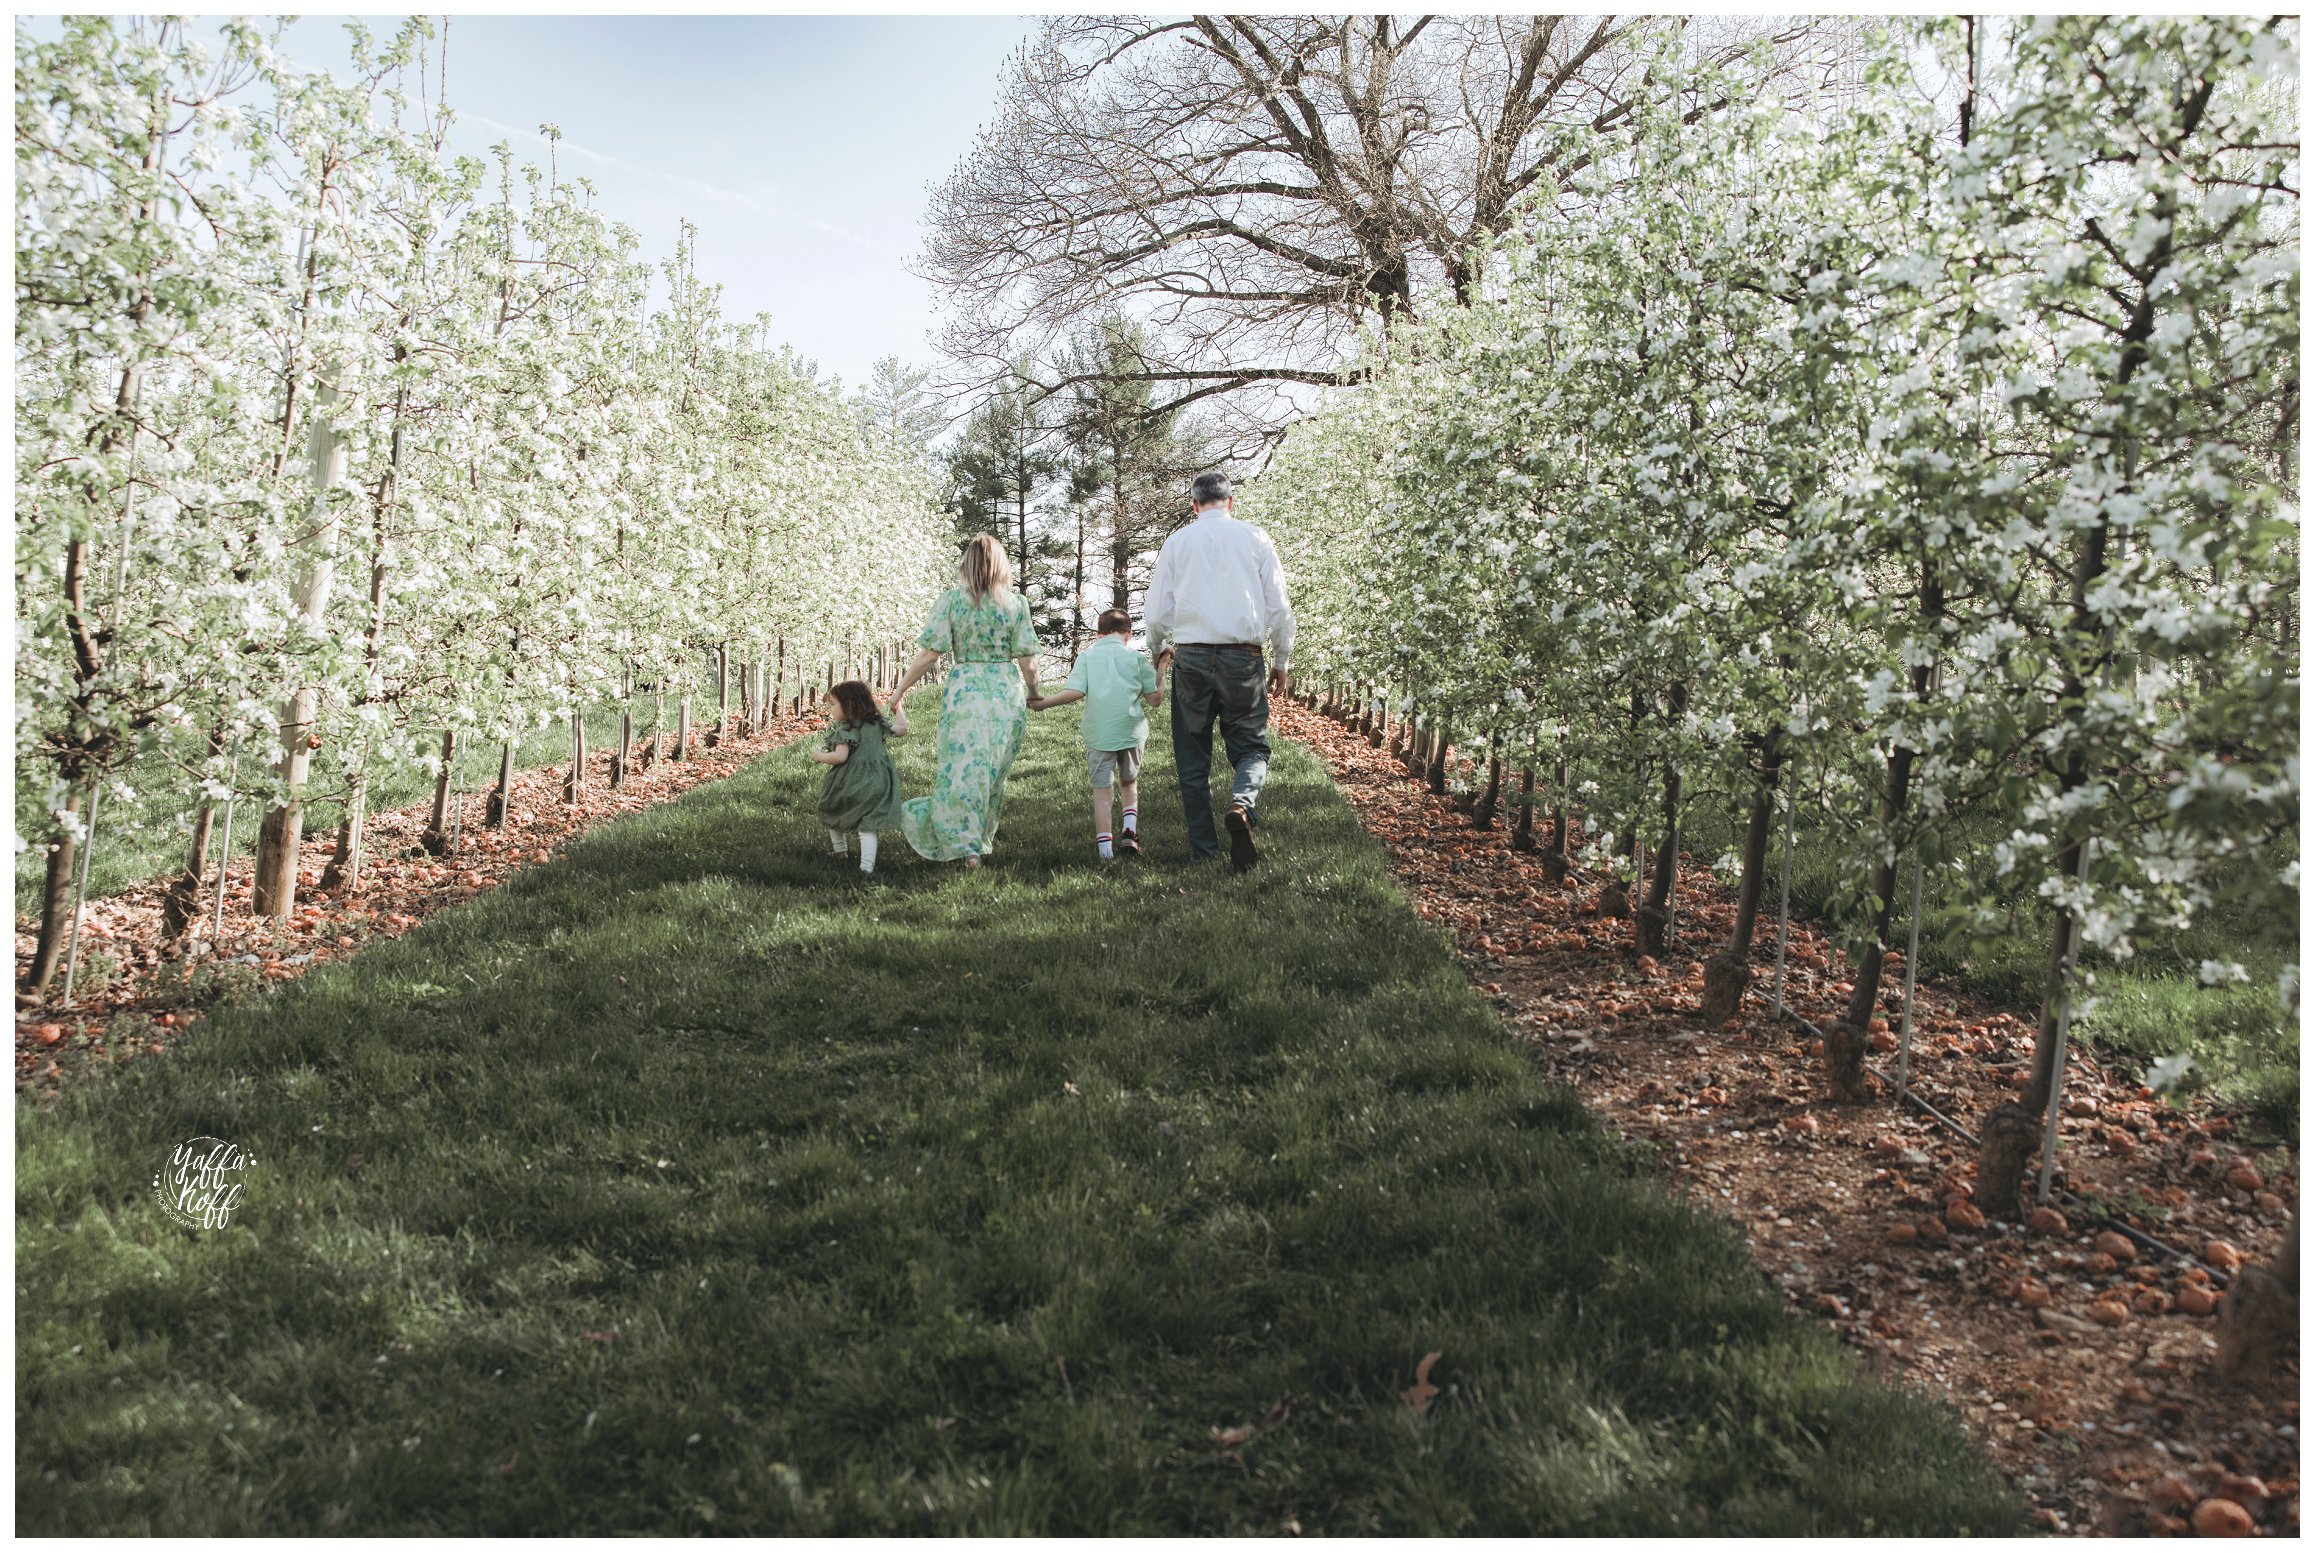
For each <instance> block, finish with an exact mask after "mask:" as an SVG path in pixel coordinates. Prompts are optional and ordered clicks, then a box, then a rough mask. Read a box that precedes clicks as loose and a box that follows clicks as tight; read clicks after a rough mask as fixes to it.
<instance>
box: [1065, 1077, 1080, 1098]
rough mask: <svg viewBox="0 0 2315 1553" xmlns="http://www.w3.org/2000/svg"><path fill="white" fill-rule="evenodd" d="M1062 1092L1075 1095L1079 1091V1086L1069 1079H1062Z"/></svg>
mask: <svg viewBox="0 0 2315 1553" xmlns="http://www.w3.org/2000/svg"><path fill="white" fill-rule="evenodd" d="M1061 1093H1063V1094H1065V1095H1074V1094H1076V1093H1077V1086H1076V1085H1075V1084H1072V1083H1070V1082H1069V1080H1067V1079H1063V1080H1062V1081H1061Z"/></svg>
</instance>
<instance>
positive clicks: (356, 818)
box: [315, 765, 370, 895]
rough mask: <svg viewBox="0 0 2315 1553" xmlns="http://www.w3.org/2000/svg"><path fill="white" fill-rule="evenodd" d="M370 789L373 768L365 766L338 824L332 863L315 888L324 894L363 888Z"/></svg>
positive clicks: (355, 782) (358, 775) (328, 863)
mask: <svg viewBox="0 0 2315 1553" xmlns="http://www.w3.org/2000/svg"><path fill="white" fill-rule="evenodd" d="M369 788H370V778H369V768H368V767H367V766H366V765H365V766H364V767H362V768H361V769H360V770H357V771H356V772H355V773H354V790H353V791H352V792H351V793H349V794H348V795H347V797H346V817H345V818H344V819H342V820H340V821H339V822H338V839H337V845H336V846H334V847H332V848H331V849H330V860H329V862H327V863H326V864H324V865H323V866H322V876H321V880H320V882H319V883H318V884H317V885H316V886H315V888H316V889H318V890H319V891H320V892H321V893H322V894H324V895H329V894H333V893H335V892H336V891H339V890H354V889H358V888H360V886H361V883H362V823H363V817H364V800H365V799H366V798H367V797H368V796H369Z"/></svg>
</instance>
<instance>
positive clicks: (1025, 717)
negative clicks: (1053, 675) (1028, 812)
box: [900, 588, 1037, 863]
mask: <svg viewBox="0 0 2315 1553" xmlns="http://www.w3.org/2000/svg"><path fill="white" fill-rule="evenodd" d="M916 645H917V646H919V647H922V648H925V649H927V650H929V651H932V652H939V653H947V654H948V655H949V656H950V659H951V660H952V665H953V666H952V667H951V668H950V670H949V679H948V689H947V690H946V691H945V692H944V693H943V694H942V696H941V700H940V745H939V748H938V753H937V754H936V755H935V757H934V768H933V778H932V796H931V797H930V798H911V799H910V800H908V802H906V803H904V804H902V805H901V806H900V830H901V834H902V835H904V836H906V837H907V838H908V844H909V845H910V846H912V847H914V848H916V850H917V852H918V853H919V854H921V855H922V856H925V857H928V858H931V859H932V860H933V861H934V862H936V863H945V862H948V861H950V860H952V859H955V858H961V857H982V856H986V855H987V854H988V851H989V849H990V848H991V847H993V846H994V845H996V841H997V817H998V815H999V814H1000V813H1001V812H1002V811H1003V809H1004V807H1005V773H1006V772H1008V771H1010V770H1012V769H1013V757H1014V756H1015V755H1017V754H1019V753H1020V750H1021V735H1022V733H1023V732H1024V731H1026V729H1027V728H1028V726H1029V697H1028V692H1027V691H1026V690H1024V689H1023V688H1022V686H1021V671H1020V670H1019V669H1018V668H1016V667H1014V664H1013V660H1014V659H1015V658H1018V657H1022V656H1023V655H1025V654H1028V653H1033V652H1035V651H1037V630H1036V627H1035V626H1034V625H1032V624H1031V623H1030V620H1029V601H1028V600H1027V599H1024V598H1022V597H1021V595H1020V594H1018V593H1007V594H1006V595H1005V598H1004V602H1002V603H999V602H998V601H997V599H996V597H995V596H994V595H991V596H989V597H987V598H984V599H982V600H981V602H980V603H978V604H975V603H973V602H971V601H970V600H969V599H967V598H966V597H965V590H964V589H962V588H951V589H949V590H948V592H946V593H944V594H942V595H941V597H940V602H939V603H938V604H935V605H934V606H933V608H932V617H931V618H930V619H928V620H927V621H925V623H924V634H923V635H921V636H919V637H918V638H917V639H916Z"/></svg>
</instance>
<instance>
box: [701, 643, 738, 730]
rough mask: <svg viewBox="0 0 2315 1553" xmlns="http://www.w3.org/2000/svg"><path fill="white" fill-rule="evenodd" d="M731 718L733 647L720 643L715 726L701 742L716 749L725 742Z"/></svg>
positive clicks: (718, 645) (716, 669) (717, 647)
mask: <svg viewBox="0 0 2315 1553" xmlns="http://www.w3.org/2000/svg"><path fill="white" fill-rule="evenodd" d="M730 717H731V647H730V644H728V643H718V644H717V645H716V649H715V726H714V727H713V728H710V729H709V730H708V731H707V735H706V737H704V738H703V739H701V740H700V742H701V743H702V744H704V745H706V746H707V747H708V748H709V749H714V748H715V747H716V746H717V745H718V744H721V743H722V742H723V733H724V725H725V723H726V722H727V721H729V719H730Z"/></svg>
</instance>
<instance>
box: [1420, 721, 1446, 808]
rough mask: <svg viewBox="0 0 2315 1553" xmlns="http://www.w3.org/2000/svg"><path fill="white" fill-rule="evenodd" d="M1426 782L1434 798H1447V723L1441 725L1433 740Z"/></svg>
mask: <svg viewBox="0 0 2315 1553" xmlns="http://www.w3.org/2000/svg"><path fill="white" fill-rule="evenodd" d="M1424 780H1425V782H1426V783H1428V785H1429V786H1430V789H1431V796H1432V797H1434V798H1443V797H1445V796H1446V793H1447V725H1446V724H1445V723H1441V724H1440V725H1439V731H1438V732H1437V733H1436V734H1435V735H1433V737H1432V739H1431V760H1430V766H1429V769H1428V770H1427V771H1426V772H1425V774H1424Z"/></svg>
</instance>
